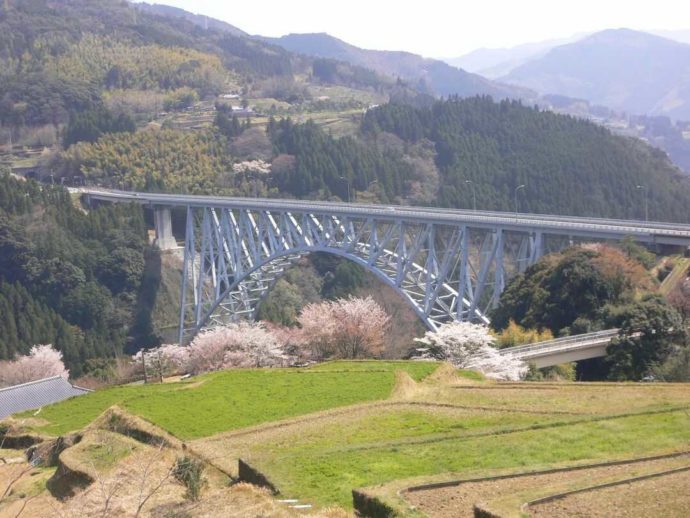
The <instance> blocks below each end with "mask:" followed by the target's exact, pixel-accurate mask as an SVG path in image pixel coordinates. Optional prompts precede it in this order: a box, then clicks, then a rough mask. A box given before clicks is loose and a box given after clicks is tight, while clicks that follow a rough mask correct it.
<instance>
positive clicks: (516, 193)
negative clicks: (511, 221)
mask: <svg viewBox="0 0 690 518" xmlns="http://www.w3.org/2000/svg"><path fill="white" fill-rule="evenodd" d="M524 188H525V184H524V183H523V184H521V185H518V186H517V187H516V188H515V219H517V218H518V191H519V190H520V189H524Z"/></svg>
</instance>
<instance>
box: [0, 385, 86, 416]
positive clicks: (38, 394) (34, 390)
mask: <svg viewBox="0 0 690 518" xmlns="http://www.w3.org/2000/svg"><path fill="white" fill-rule="evenodd" d="M88 392H91V391H90V390H89V389H85V388H81V387H77V386H75V385H72V384H71V383H70V382H69V381H67V380H66V379H65V378H63V377H61V376H54V377H52V378H45V379H42V380H37V381H30V382H29V383H22V384H21V385H14V386H13V387H6V388H3V389H0V419H2V418H4V417H7V416H8V415H11V414H16V413H18V412H24V411H25V410H33V409H34V408H40V407H42V406H45V405H50V404H51V403H57V402H58V401H62V400H63V399H68V398H71V397H74V396H82V395H84V394H87V393H88Z"/></svg>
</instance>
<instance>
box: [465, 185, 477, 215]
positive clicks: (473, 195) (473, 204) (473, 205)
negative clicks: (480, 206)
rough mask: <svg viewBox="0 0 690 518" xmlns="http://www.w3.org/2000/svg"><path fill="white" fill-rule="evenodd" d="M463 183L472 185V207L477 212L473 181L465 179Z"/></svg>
mask: <svg viewBox="0 0 690 518" xmlns="http://www.w3.org/2000/svg"><path fill="white" fill-rule="evenodd" d="M465 184H469V185H471V186H472V208H473V210H474V212H477V193H476V192H475V191H474V182H473V181H472V180H465Z"/></svg>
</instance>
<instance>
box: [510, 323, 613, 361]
mask: <svg viewBox="0 0 690 518" xmlns="http://www.w3.org/2000/svg"><path fill="white" fill-rule="evenodd" d="M619 331H620V330H619V329H607V330H605V331H595V332H593V333H584V334H581V335H574V336H566V337H563V338H555V339H553V340H547V341H544V342H537V343H533V344H527V345H519V346H516V347H507V348H505V349H501V350H500V353H501V354H511V355H522V354H525V353H529V352H539V351H550V350H559V349H561V348H567V346H569V345H577V344H582V343H587V342H592V341H596V340H604V339H611V338H614V337H615V336H617V335H618V332H619Z"/></svg>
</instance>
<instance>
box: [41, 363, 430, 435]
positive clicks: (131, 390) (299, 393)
mask: <svg viewBox="0 0 690 518" xmlns="http://www.w3.org/2000/svg"><path fill="white" fill-rule="evenodd" d="M437 366H438V364H428V363H419V362H331V363H328V364H324V365H320V366H317V367H314V368H310V369H300V370H297V369H294V370H291V369H258V370H257V369H251V370H250V369H247V370H231V371H223V372H215V373H211V374H206V375H203V376H198V377H196V378H193V379H191V380H189V381H188V382H185V383H170V384H163V385H146V386H142V385H129V386H123V387H115V388H110V389H105V390H99V391H96V392H93V393H91V394H87V395H85V396H80V397H78V398H73V399H70V400H67V401H63V402H61V403H57V404H55V405H51V406H47V407H44V408H43V410H42V412H41V418H42V419H45V420H47V421H49V424H47V425H45V426H42V427H40V428H39V430H40V431H42V432H45V433H49V434H51V435H61V434H64V433H67V432H70V431H75V430H78V429H80V428H83V427H84V426H86V425H87V424H89V423H90V422H91V421H93V420H94V419H95V418H96V417H98V415H100V414H101V413H102V412H104V411H105V410H106V409H107V408H109V407H110V406H112V405H119V406H121V407H122V408H124V409H126V410H129V411H131V412H133V413H135V414H137V415H139V416H141V417H143V418H144V419H147V420H149V421H151V422H152V423H154V424H156V425H158V426H160V427H162V428H164V429H165V430H167V431H168V432H170V433H172V434H173V435H175V436H177V437H179V438H181V439H185V440H187V439H196V438H200V437H207V436H210V435H213V434H216V433H219V432H223V431H227V430H234V429H237V428H243V427H246V426H252V425H257V424H261V423H266V422H270V421H275V420H279V419H285V418H289V417H294V416H298V415H303V414H308V413H310V412H317V411H320V410H326V409H329V408H334V407H339V406H344V405H350V404H354V403H361V402H365V401H374V400H379V399H385V398H387V397H388V396H389V395H390V393H391V390H392V389H393V386H394V384H395V370H398V369H401V370H405V371H407V372H409V373H410V375H411V376H412V377H414V378H415V379H421V378H422V377H424V376H425V375H427V374H430V373H431V372H433V370H434V369H436V367H437Z"/></svg>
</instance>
